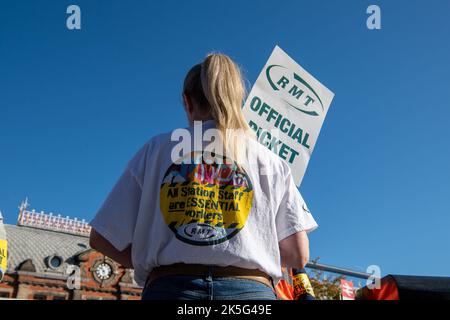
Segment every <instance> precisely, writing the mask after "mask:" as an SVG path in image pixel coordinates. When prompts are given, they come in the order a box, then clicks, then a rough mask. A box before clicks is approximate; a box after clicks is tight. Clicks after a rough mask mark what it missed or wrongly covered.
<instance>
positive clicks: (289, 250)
mask: <svg viewBox="0 0 450 320" xmlns="http://www.w3.org/2000/svg"><path fill="white" fill-rule="evenodd" d="M279 247H280V254H281V265H282V266H284V267H287V268H296V269H302V268H304V267H305V266H306V264H307V263H308V261H309V240H308V235H307V234H306V231H300V232H297V233H294V234H293V235H291V236H289V237H287V238H285V239H283V240H281V241H280V242H279Z"/></svg>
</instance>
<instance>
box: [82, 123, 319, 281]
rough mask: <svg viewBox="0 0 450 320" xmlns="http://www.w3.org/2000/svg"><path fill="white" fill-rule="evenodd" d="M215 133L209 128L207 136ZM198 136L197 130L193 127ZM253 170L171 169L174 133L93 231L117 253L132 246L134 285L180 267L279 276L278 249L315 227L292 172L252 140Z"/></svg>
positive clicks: (144, 154)
mask: <svg viewBox="0 0 450 320" xmlns="http://www.w3.org/2000/svg"><path fill="white" fill-rule="evenodd" d="M212 127H214V122H213V121H206V122H204V123H203V130H207V129H208V128H212ZM187 130H189V131H190V132H193V127H189V128H187ZM248 139H249V141H248V143H249V148H248V151H247V154H246V155H247V159H248V161H249V163H252V164H253V165H249V166H248V167H247V168H246V169H240V168H239V167H237V166H233V165H226V164H222V165H217V164H207V163H205V162H203V163H193V164H180V163H177V162H175V163H173V162H172V160H171V153H172V149H173V147H174V146H175V145H176V144H178V143H179V142H178V141H171V133H166V134H161V135H158V136H156V137H154V138H152V139H151V140H149V141H148V142H147V143H146V144H145V145H144V146H143V147H142V148H141V149H140V150H139V151H138V152H137V154H136V155H135V156H134V157H133V158H132V159H131V161H130V162H129V163H128V165H127V167H126V169H125V171H124V172H123V174H122V176H121V177H120V179H119V181H118V182H117V184H116V185H115V186H114V188H113V189H112V191H111V192H110V194H109V196H108V198H107V199H106V201H105V202H104V204H103V206H102V207H101V208H100V210H99V211H98V213H97V215H96V216H95V218H94V219H93V220H92V221H91V223H90V224H91V226H92V227H93V228H94V229H95V230H96V231H97V232H98V233H100V234H101V235H102V236H103V237H104V238H106V239H107V240H108V241H109V242H110V243H111V244H112V245H113V246H114V247H115V248H116V249H117V250H119V251H122V250H124V249H126V248H127V247H128V246H129V245H130V244H132V262H133V267H134V276H135V280H136V282H137V283H138V284H139V285H141V286H143V285H144V283H145V280H146V278H147V276H148V274H149V273H150V271H151V270H152V269H153V268H154V267H156V266H160V265H170V264H174V263H190V264H206V265H219V266H229V265H232V266H237V267H241V268H247V269H260V270H262V271H264V272H266V273H267V274H269V275H270V276H272V277H273V279H274V281H275V282H277V281H278V280H279V279H280V278H281V277H282V274H281V265H280V251H279V247H278V242H279V241H281V240H283V239H284V238H286V237H288V236H290V235H292V234H294V233H296V232H299V231H303V230H305V231H308V232H309V231H312V230H313V229H315V228H316V227H317V224H316V222H315V220H314V218H313V217H312V215H311V213H310V212H309V211H308V209H307V207H306V204H305V202H304V201H303V198H302V196H301V195H300V192H299V191H298V189H297V187H296V185H295V183H294V180H293V178H292V175H291V172H290V169H289V166H288V165H287V164H286V163H285V162H284V161H283V160H282V159H280V158H279V157H278V156H276V155H275V154H274V153H272V152H271V151H269V150H268V149H267V148H266V147H264V146H262V145H261V144H259V143H258V142H257V141H255V140H252V139H251V138H248Z"/></svg>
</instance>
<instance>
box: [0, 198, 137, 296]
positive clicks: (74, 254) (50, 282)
mask: <svg viewBox="0 0 450 320" xmlns="http://www.w3.org/2000/svg"><path fill="white" fill-rule="evenodd" d="M27 207H28V204H27V202H26V201H25V202H23V203H22V205H21V206H20V211H19V218H18V223H17V225H7V224H6V225H5V226H4V227H5V231H6V238H7V240H8V268H7V272H6V274H5V276H4V278H3V281H2V282H0V298H18V299H40V300H72V299H81V300H98V299H102V300H124V299H140V294H141V288H140V287H139V286H138V285H137V284H136V283H135V282H134V280H133V270H131V269H125V268H123V267H122V266H121V265H119V264H118V263H116V262H115V261H113V260H111V259H109V258H108V257H106V256H104V255H102V254H101V253H99V252H97V251H95V250H93V249H91V248H90V247H89V232H90V227H89V225H88V224H87V223H86V222H85V221H84V220H81V221H80V220H77V219H70V218H68V217H61V216H59V215H58V216H55V215H53V214H46V213H44V212H40V213H37V212H35V211H34V210H32V211H28V210H27Z"/></svg>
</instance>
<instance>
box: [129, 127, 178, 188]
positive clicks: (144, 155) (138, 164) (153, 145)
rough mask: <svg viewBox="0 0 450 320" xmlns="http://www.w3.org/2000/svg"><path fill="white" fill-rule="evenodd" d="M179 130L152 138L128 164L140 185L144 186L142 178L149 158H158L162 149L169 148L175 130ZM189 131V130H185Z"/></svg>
mask: <svg viewBox="0 0 450 320" xmlns="http://www.w3.org/2000/svg"><path fill="white" fill-rule="evenodd" d="M176 129H177V128H175V129H173V130H170V131H167V132H164V133H160V134H158V135H156V136H153V137H152V138H150V139H149V140H148V141H147V142H146V143H145V144H144V145H143V146H142V147H141V148H140V149H139V150H138V151H137V152H136V153H135V154H134V156H133V157H132V158H131V160H130V161H129V162H128V164H127V170H129V171H130V173H131V174H132V175H133V176H134V177H135V179H136V180H137V181H138V183H139V184H142V181H141V176H142V173H143V171H144V169H145V167H146V162H147V161H148V160H149V159H148V158H149V157H151V156H153V157H155V156H157V154H158V151H159V150H160V149H161V148H162V147H167V146H168V144H169V143H170V142H171V136H172V133H173V131H174V130H176ZM183 129H187V128H183Z"/></svg>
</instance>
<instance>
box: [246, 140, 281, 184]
mask: <svg viewBox="0 0 450 320" xmlns="http://www.w3.org/2000/svg"><path fill="white" fill-rule="evenodd" d="M249 141H250V142H249V146H250V149H251V150H252V151H253V152H256V153H257V154H258V157H259V158H262V159H264V162H265V163H266V164H268V165H271V166H272V167H273V169H274V170H276V172H279V173H281V174H282V175H283V176H287V175H289V174H290V167H289V165H288V164H287V162H286V161H285V160H283V159H281V158H280V157H279V156H278V155H276V154H275V153H274V152H273V151H271V150H269V149H268V148H267V147H266V146H264V145H262V144H261V143H260V142H258V141H257V140H255V139H249Z"/></svg>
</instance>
